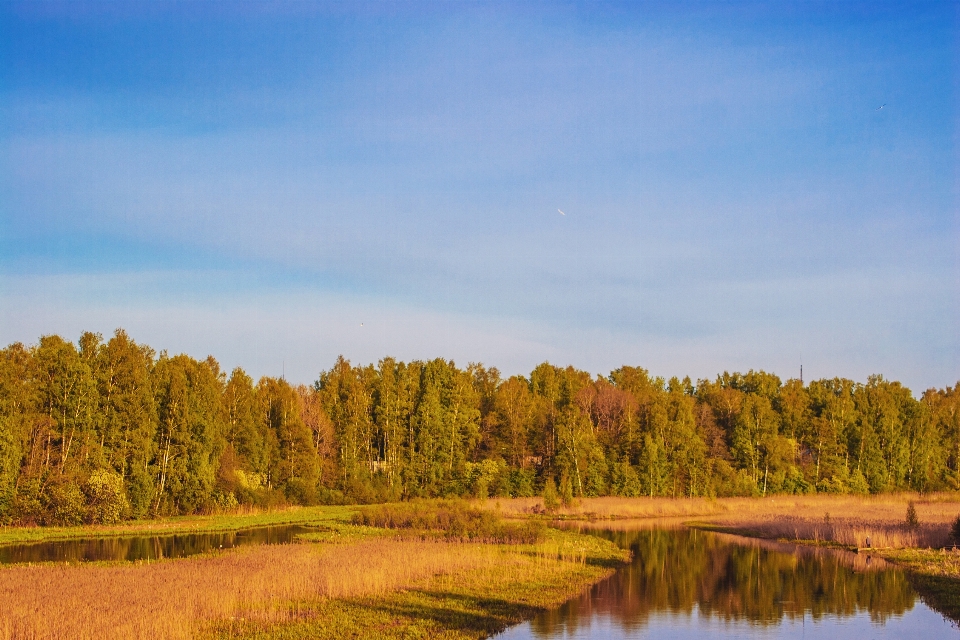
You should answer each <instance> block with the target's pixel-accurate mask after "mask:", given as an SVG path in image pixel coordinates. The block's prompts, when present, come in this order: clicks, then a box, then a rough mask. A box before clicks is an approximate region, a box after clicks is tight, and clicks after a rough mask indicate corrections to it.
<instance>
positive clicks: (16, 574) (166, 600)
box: [0, 538, 502, 640]
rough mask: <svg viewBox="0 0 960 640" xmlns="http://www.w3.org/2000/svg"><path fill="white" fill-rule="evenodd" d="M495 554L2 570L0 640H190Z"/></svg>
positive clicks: (443, 546) (447, 547)
mask: <svg viewBox="0 0 960 640" xmlns="http://www.w3.org/2000/svg"><path fill="white" fill-rule="evenodd" d="M500 553H501V552H500V551H499V550H498V549H497V548H496V547H491V546H483V545H476V544H454V543H442V542H429V541H418V540H392V539H384V538H379V539H374V540H368V541H361V542H358V543H355V544H349V545H323V546H317V545H311V544H295V545H284V546H259V547H246V548H241V549H236V550H233V551H230V552H227V553H224V554H222V555H217V556H209V557H202V558H191V559H186V560H179V561H164V562H153V563H140V564H133V565H110V566H105V565H98V566H79V565H33V566H13V567H8V568H4V569H0V602H2V603H3V606H2V607H0V638H3V639H18V640H20V639H24V640H26V639H34V638H54V639H64V640H66V639H71V640H85V639H91V640H93V639H111V638H116V639H126V638H189V637H192V636H194V635H195V634H196V633H197V632H198V631H200V630H202V628H203V625H204V624H205V623H206V622H208V621H210V620H216V619H229V618H231V617H234V616H236V615H239V614H241V613H243V614H244V615H246V614H247V613H249V612H251V611H255V612H256V615H257V617H264V616H267V617H270V616H271V615H278V616H282V615H283V614H282V613H280V612H281V611H282V610H283V606H281V605H282V603H284V602H289V601H291V600H297V599H311V598H313V599H315V598H338V597H351V596H363V595H374V594H379V593H384V592H388V591H391V590H395V589H397V588H400V587H403V586H405V585H409V584H411V583H413V582H416V581H417V580H420V579H423V578H427V577H430V576H434V575H437V574H442V573H449V572H457V571H464V570H470V569H476V568H483V567H492V566H494V565H496V564H497V563H499V562H502V558H501V557H500V556H499V554H500Z"/></svg>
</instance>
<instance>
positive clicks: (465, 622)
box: [209, 530, 629, 640]
mask: <svg viewBox="0 0 960 640" xmlns="http://www.w3.org/2000/svg"><path fill="white" fill-rule="evenodd" d="M545 538H546V542H547V543H548V544H549V543H552V544H554V545H556V548H558V549H567V550H570V549H576V550H577V552H578V553H580V554H581V556H580V557H581V559H582V562H575V561H568V562H565V563H563V566H562V569H561V570H544V571H542V572H536V571H534V572H532V573H531V574H528V575H526V576H524V577H517V576H508V577H506V578H505V577H504V576H503V575H502V574H500V573H497V572H493V571H489V570H487V571H477V570H474V571H466V572H462V573H458V574H453V575H442V576H435V577H433V578H431V579H430V580H427V581H424V582H423V583H422V584H420V585H417V586H415V587H413V588H409V589H405V590H401V591H397V592H394V593H391V594H387V595H382V596H377V597H366V598H352V599H345V600H314V601H300V602H290V603H287V604H286V609H285V613H286V614H287V616H288V619H287V621H285V622H280V623H265V622H262V621H258V620H257V619H256V616H255V615H251V616H248V617H246V618H242V617H241V618H238V619H234V620H227V621H220V622H218V623H216V624H215V625H213V627H212V628H211V629H210V631H209V635H210V637H211V638H216V639H217V640H227V639H241V638H242V639H244V640H265V639H267V638H270V639H285V640H300V639H303V640H306V639H307V638H310V639H314V638H316V639H321V640H323V639H329V640H334V639H336V640H342V639H344V638H382V639H383V640H392V639H398V640H399V639H403V640H418V639H424V640H426V639H431V640H433V639H438V638H439V639H457V640H466V639H476V638H486V637H488V636H490V635H492V634H494V633H497V632H499V631H502V630H503V629H505V628H507V627H508V626H510V625H512V624H516V623H519V622H521V621H523V620H525V619H528V618H530V617H532V616H534V615H535V614H537V613H539V612H541V611H543V610H546V609H551V608H555V607H557V606H559V605H560V604H562V603H563V602H565V601H567V600H569V599H570V598H573V597H576V596H577V595H579V594H580V593H582V592H583V591H584V590H586V589H587V588H589V587H590V585H592V584H594V583H596V582H597V581H599V580H601V579H602V578H604V577H606V576H608V575H610V574H612V573H613V572H614V571H615V569H616V567H618V566H620V565H621V564H622V563H623V562H625V561H626V560H627V559H628V555H629V554H628V552H625V551H623V550H622V549H620V548H618V547H617V546H616V545H614V544H613V543H611V542H609V541H606V540H601V539H599V538H596V537H594V536H588V535H583V534H579V533H574V532H568V531H564V532H561V531H555V530H550V531H548V532H547V533H546V534H545ZM499 547H500V548H501V549H503V550H504V551H505V552H506V553H515V554H521V555H531V556H532V555H535V554H536V553H537V548H538V547H537V546H536V545H499Z"/></svg>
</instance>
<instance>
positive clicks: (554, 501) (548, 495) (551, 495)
mask: <svg viewBox="0 0 960 640" xmlns="http://www.w3.org/2000/svg"><path fill="white" fill-rule="evenodd" d="M543 508H544V509H546V510H547V511H556V510H557V509H559V508H560V497H559V496H558V495H557V485H556V484H555V483H554V482H553V478H549V477H548V478H547V481H546V482H545V483H544V484H543Z"/></svg>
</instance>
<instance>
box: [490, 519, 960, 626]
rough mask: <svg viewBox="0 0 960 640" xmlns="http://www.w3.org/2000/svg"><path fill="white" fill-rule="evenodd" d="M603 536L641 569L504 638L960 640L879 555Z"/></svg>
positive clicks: (689, 536)
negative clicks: (627, 551) (626, 550)
mask: <svg viewBox="0 0 960 640" xmlns="http://www.w3.org/2000/svg"><path fill="white" fill-rule="evenodd" d="M597 533H598V535H603V536H604V537H606V538H609V539H612V540H614V541H615V542H617V543H618V544H619V545H621V546H622V547H625V548H629V549H631V550H632V551H633V554H634V559H633V562H632V563H631V564H630V565H628V566H626V567H625V568H623V569H621V570H619V571H618V572H617V573H616V574H615V575H613V576H612V577H611V578H609V579H607V580H605V581H603V582H601V583H599V584H597V585H595V586H594V587H593V588H592V589H590V591H589V592H587V593H585V594H584V595H582V596H581V597H579V598H576V599H574V600H571V601H570V602H567V603H566V604H564V605H563V606H562V607H560V608H559V609H557V610H555V611H548V612H545V613H543V614H541V615H540V616H538V617H537V618H534V619H533V620H531V621H530V622H526V623H524V624H521V625H518V626H516V627H513V628H511V629H508V630H507V631H506V632H504V633H503V634H501V635H500V636H498V639H499V640H521V639H524V640H526V639H533V638H536V639H538V640H539V639H544V638H551V639H561V638H562V639H565V640H567V639H574V638H576V639H585V638H604V639H608V638H609V639H613V640H615V639H619V638H651V639H653V638H658V639H659V638H671V639H681V638H682V639H689V638H702V639H704V640H706V639H707V638H750V639H753V638H830V639H831V640H836V639H838V638H857V639H860V638H863V639H871V638H876V639H880V638H891V639H892V638H904V639H907V638H922V639H923V640H934V639H939V638H960V631H958V630H957V628H956V627H955V626H954V625H953V624H952V623H950V622H949V621H947V620H944V618H943V616H941V615H940V614H938V613H936V612H935V611H933V610H932V609H930V608H928V607H927V606H926V605H925V604H924V603H923V602H922V601H921V600H920V598H919V597H918V596H917V595H916V593H915V592H914V591H913V589H912V588H911V587H910V585H909V583H908V582H907V580H906V578H905V576H904V574H903V573H902V572H901V571H899V570H898V569H895V568H893V567H892V566H890V565H888V564H886V563H884V562H883V561H880V560H878V559H875V558H867V557H866V556H863V555H857V554H854V553H845V552H839V553H838V552H829V551H826V550H822V549H811V548H807V547H795V546H793V545H784V544H777V543H770V542H762V541H757V540H750V539H745V538H740V537H736V536H726V535H721V534H711V533H704V532H700V531H691V530H688V529H679V528H678V529H663V528H660V529H646V530H633V531H619V532H615V531H602V532H597Z"/></svg>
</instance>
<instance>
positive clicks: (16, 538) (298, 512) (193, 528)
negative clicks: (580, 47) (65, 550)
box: [0, 506, 356, 545]
mask: <svg viewBox="0 0 960 640" xmlns="http://www.w3.org/2000/svg"><path fill="white" fill-rule="evenodd" d="M355 511H356V509H355V508H354V507H340V506H334V507H326V506H325V507H297V508H290V509H284V510H282V511H271V512H266V513H256V514H249V515H241V514H225V515H209V516H177V517H173V518H158V519H155V520H137V521H133V522H124V523H121V524H117V525H109V526H108V525H84V526H79V527H0V545H8V544H20V543H27V542H46V541H52V540H70V539H75V538H107V537H120V536H143V535H173V534H178V533H214V532H218V531H235V530H237V529H246V528H250V527H263V526H270V525H281V524H304V525H312V524H327V523H333V522H338V521H339V522H345V521H348V520H349V519H350V518H351V516H352V515H353V514H354V512H355Z"/></svg>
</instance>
